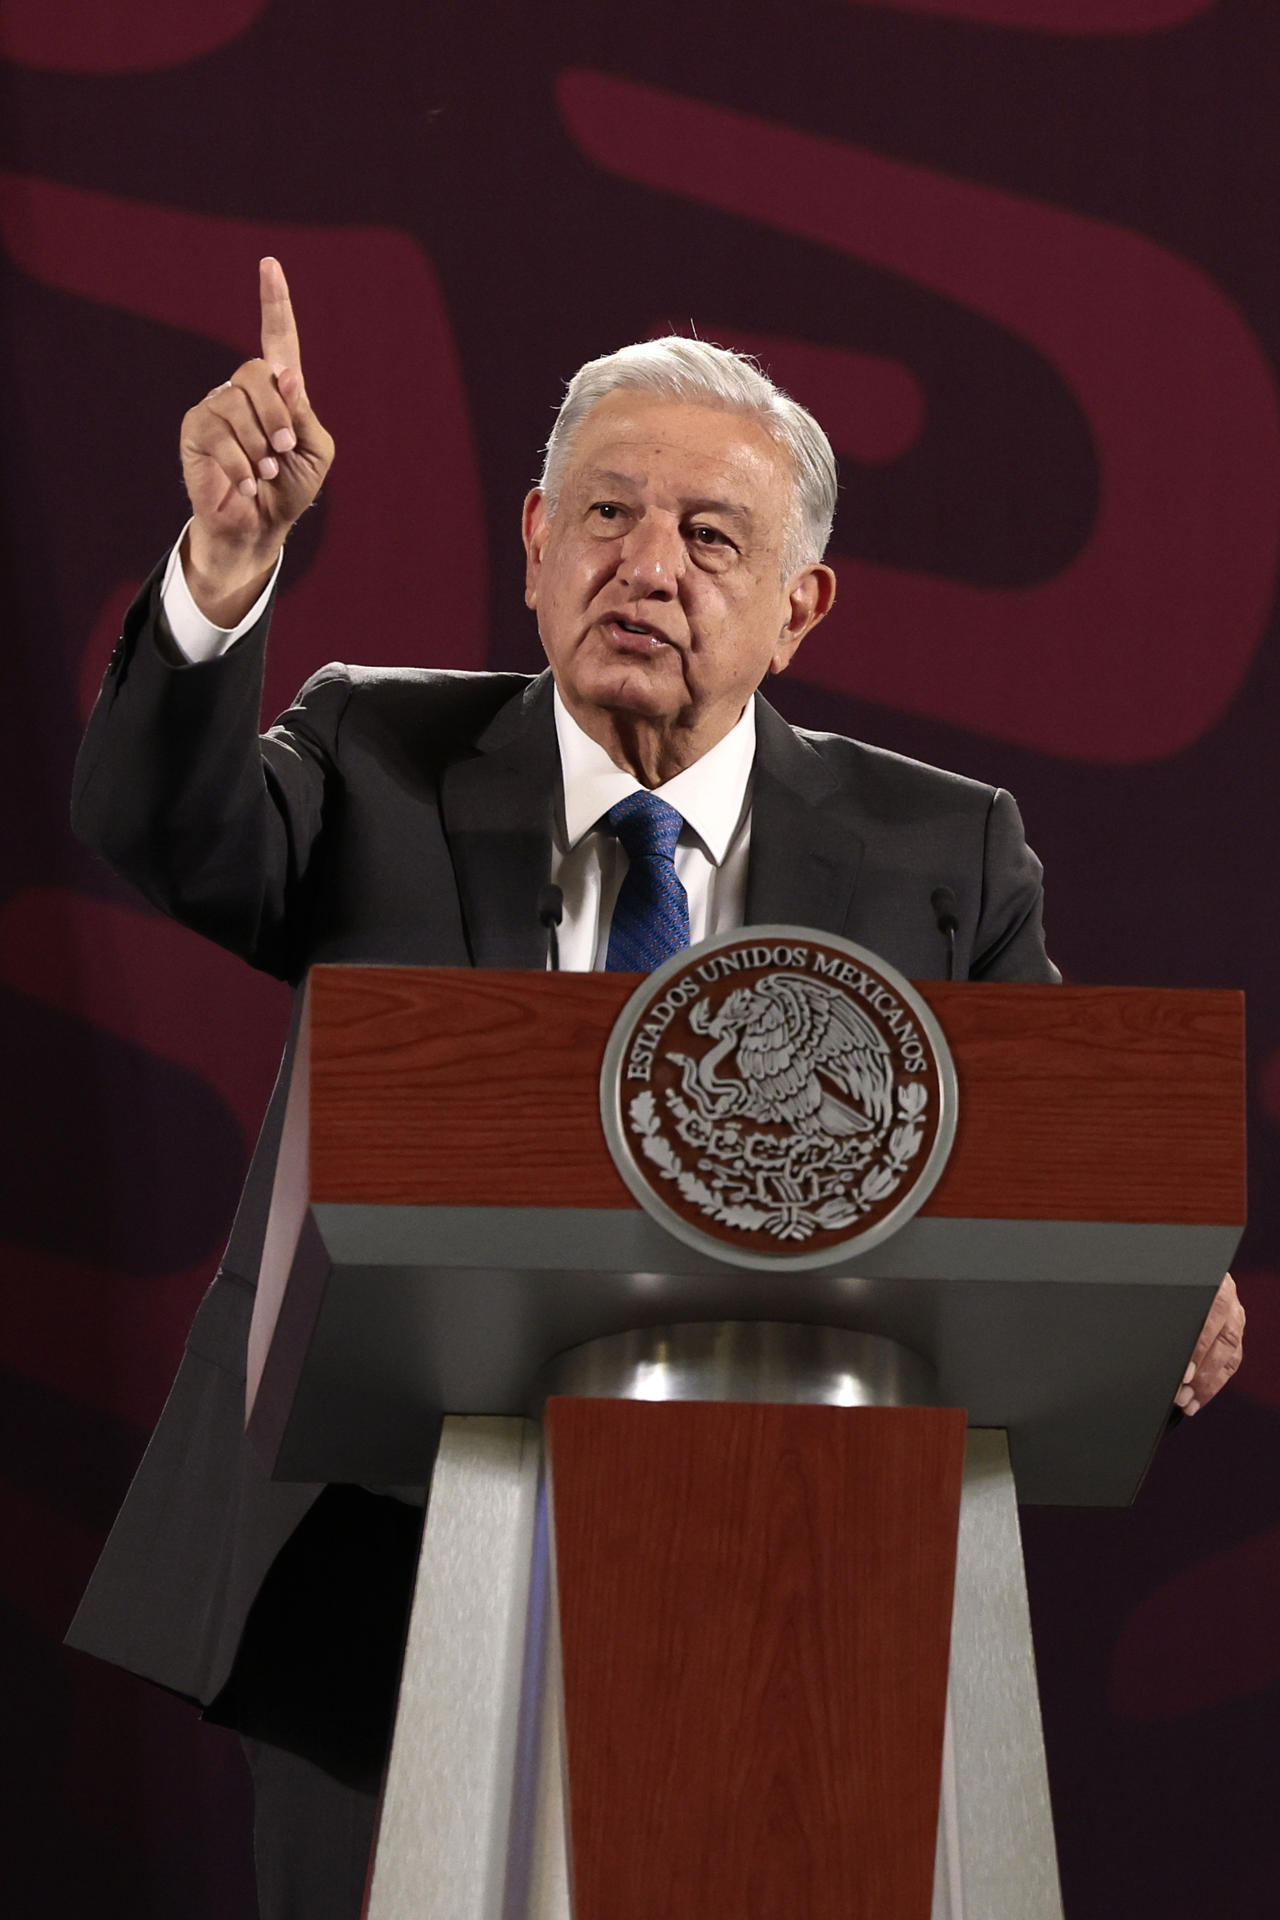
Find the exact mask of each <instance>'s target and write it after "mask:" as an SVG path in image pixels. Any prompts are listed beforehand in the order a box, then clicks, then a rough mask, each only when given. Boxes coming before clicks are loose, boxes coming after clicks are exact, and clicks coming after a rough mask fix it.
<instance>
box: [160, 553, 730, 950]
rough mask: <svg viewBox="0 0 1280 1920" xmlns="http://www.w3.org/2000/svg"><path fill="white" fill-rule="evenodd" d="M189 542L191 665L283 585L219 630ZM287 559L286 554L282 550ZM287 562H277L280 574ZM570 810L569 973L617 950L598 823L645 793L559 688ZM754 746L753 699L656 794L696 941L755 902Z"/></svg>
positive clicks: (176, 587)
mask: <svg viewBox="0 0 1280 1920" xmlns="http://www.w3.org/2000/svg"><path fill="white" fill-rule="evenodd" d="M181 547H182V541H181V540H179V541H178V543H177V545H176V546H175V547H174V549H173V552H172V553H171V554H170V555H169V561H168V565H167V566H166V568H165V573H164V579H163V581H162V583H161V589H160V594H161V602H160V603H161V607H162V609H163V612H164V617H165V620H166V622H167V623H168V627H169V632H170V634H171V636H172V638H173V641H174V644H175V645H176V646H177V648H178V650H179V652H180V653H183V654H185V656H186V658H187V659H188V660H189V661H191V662H192V664H193V665H195V664H199V663H200V662H202V661H205V660H215V659H217V657H218V655H219V654H221V653H225V652H226V650H227V648H228V647H230V646H232V645H233V644H234V642H235V641H237V640H238V639H239V638H240V636H241V635H242V634H244V633H247V632H248V631H249V628H250V627H251V626H253V624H254V622H255V621H256V620H258V619H259V617H260V616H261V614H262V613H263V611H264V609H265V607H266V604H267V601H268V599H269V598H270V594H271V589H272V587H274V585H275V581H276V573H273V574H272V576H271V579H270V581H269V582H268V584H267V586H266V587H265V588H264V589H263V592H262V593H261V595H260V596H259V598H258V599H257V601H256V602H255V603H254V605H253V606H252V607H251V608H250V610H249V612H248V613H247V614H246V615H245V617H244V619H243V620H242V621H241V622H240V624H239V625H238V626H236V627H215V626H214V625H213V623H212V621H210V620H206V619H205V616H204V615H203V614H202V613H201V611H200V609H199V607H198V606H197V605H196V603H195V601H194V600H193V599H192V597H191V593H190V590H189V588H188V586H187V581H186V575H185V574H184V572H183V569H182V565H181V562H180V558H179V555H180V551H181ZM281 557H282V558H283V556H281ZM279 568H280V561H279V560H277V561H276V572H278V571H279ZM555 723H556V740H557V743H558V745H559V749H560V768H561V772H562V774H563V784H564V806H563V811H561V810H560V809H557V817H556V819H555V820H554V822H553V826H552V847H551V878H552V879H553V880H554V881H555V883H556V885H557V886H558V887H559V888H560V890H561V892H562V893H563V895H564V917H563V919H562V921H561V923H560V965H561V966H562V967H563V968H564V970H565V971H566V972H578V973H589V972H591V971H592V970H593V969H594V968H602V967H603V966H604V964H605V959H606V956H607V954H608V951H609V923H610V921H611V919H612V917H613V903H614V901H615V900H616V899H617V897H618V889H619V887H620V886H621V885H622V881H623V878H624V876H625V874H626V871H627V856H626V854H625V853H624V852H623V850H622V844H621V842H620V841H619V840H618V838H617V836H616V835H615V834H613V833H611V832H610V831H609V829H608V828H607V827H605V828H603V829H601V828H600V827H599V826H598V825H597V822H598V821H599V820H600V819H601V817H602V815H604V814H606V813H607V812H608V811H609V808H610V807H613V806H616V805H617V803H618V801H619V800H625V799H626V798H627V795H628V794H631V793H638V792H639V791H640V790H641V787H640V782H639V781H638V780H637V779H636V777H635V775H634V774H631V773H627V772H626V771H625V770H624V769H623V768H622V767H619V766H617V765H616V764H615V762H614V761H613V760H611V759H610V758H609V755H608V754H607V753H606V752H605V750H604V748H603V747H602V746H599V745H598V744H597V743H596V741H594V740H593V739H592V738H591V737H590V735H589V734H586V733H584V732H583V731H582V728H581V727H580V726H579V725H578V723H577V721H576V720H575V719H574V718H573V716H572V715H571V714H570V712H569V710H568V708H567V707H566V706H565V704H564V702H563V700H561V698H560V691H559V688H557V689H556V694H555ZM755 752H756V715H755V705H754V702H752V701H748V702H747V706H746V710H745V712H744V713H743V715H742V718H741V719H740V720H739V721H738V724H737V725H736V726H735V727H734V728H733V729H732V730H731V731H730V732H729V733H727V734H726V735H725V737H724V739H723V740H720V741H718V742H717V743H716V745H715V746H714V747H712V748H711V750H710V752H709V753H704V754H703V756H702V758H701V760H695V761H694V763H693V765H692V766H691V767H686V768H685V770H684V772H683V773H678V774H676V776H675V778H674V779H672V780H668V781H667V782H666V784H665V785H664V786H661V787H655V788H654V789H653V791H654V792H655V793H656V794H657V796H658V798H659V799H660V800H665V801H666V802H667V804H668V806H672V807H674V808H675V809H676V812H677V813H679V814H680V815H681V817H682V818H683V820H684V823H685V824H684V826H683V828H682V829H681V833H680V839H679V841H678V843H677V845H676V855H675V867H676V876H677V878H678V879H679V881H680V883H681V885H682V886H683V888H684V890H685V893H686V894H687V895H688V898H689V940H690V944H692V943H693V942H695V941H698V940H705V939H706V938H707V937H708V936H709V935H710V934H713V933H722V932H724V931H725V930H726V929H728V928H731V927H740V926H741V925H742V920H743V914H744V912H745V910H746V902H747V855H748V852H749V850H750V845H751V767H752V762H753V761H754V759H755Z"/></svg>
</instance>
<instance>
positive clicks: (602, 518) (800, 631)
mask: <svg viewBox="0 0 1280 1920" xmlns="http://www.w3.org/2000/svg"><path fill="white" fill-rule="evenodd" d="M793 484H794V483H793V479H792V471H791V465H790V461H789V459H788V456H787V454H786V452H785V451H784V450H783V449H781V448H779V447H778V446H776V445H775V443H774V442H773V441H772V440H771V439H770V438H769V436H768V434H766V433H765V432H764V430H763V428H762V427H760V426H759V425H758V424H757V423H756V422H755V421H754V420H752V419H750V418H749V417H747V416H745V415H742V414H737V413H730V412H727V411H725V410H722V409H720V408H718V407H711V406H703V405H698V404H693V403H690V402H685V401H679V400H665V399H661V398H659V397H658V396H656V395H653V394H646V393H641V392H634V391H630V390H626V389H623V390H621V391H618V392H615V393H611V394H609V395H608V396H607V398H605V399H604V400H602V401H600V402H599V404H598V405H597V406H596V407H594V408H593V409H592V411H591V412H590V413H589V414H588V415H587V417H586V419H585V420H584V421H583V422H582V425H581V426H580V427H579V429H578V432H577V435H576V437H575V439H574V441H573V444H572V447H571V450H570V455H569V459H568V462H567V465H566V470H565V474H564V479H563V483H562V486H561V489H560V499H559V503H558V505H557V508H556V511H555V513H554V515H550V516H549V515H548V514H547V513H546V511H545V509H544V503H543V499H542V495H541V494H540V493H539V492H537V491H535V492H533V493H531V494H530V495H529V498H528V499H527V500H526V502H525V514H524V537H525V549H526V553H527V555H528V565H527V570H526V587H525V597H526V599H527V601H528V603H529V605H530V606H531V607H534V608H535V609H536V611H537V616H538V630H539V633H540V634H541V637H542V644H543V646H544V648H545V649H546V654H547V658H548V660H549V661H550V662H551V667H552V670H553V672H554V674H555V677H556V683H557V685H558V686H559V688H560V692H561V696H562V698H563V699H564V701H565V704H566V705H567V706H568V708H569V710H570V712H571V713H572V714H573V715H574V717H575V719H577V720H578V721H579V724H581V725H584V726H586V728H587V730H588V731H593V732H596V733H597V734H598V727H597V728H593V727H592V725H591V721H592V719H593V717H596V718H598V716H599V715H601V714H602V713H603V714H610V715H613V716H614V717H615V718H616V719H619V720H622V721H623V722H624V724H625V723H632V722H639V723H642V724H644V723H647V724H649V725H650V726H653V727H655V728H656V729H657V730H658V731H659V732H662V733H667V732H673V731H681V732H687V733H688V734H690V735H691V736H692V737H693V739H694V740H695V742H696V744H697V748H698V751H705V750H706V748H707V747H709V746H711V745H714V743H715V741H716V740H717V739H719V738H721V737H722V736H723V735H724V734H725V733H727V732H728V731H729V729H730V728H731V727H732V726H733V725H734V723H735V721H736V720H737V719H738V717H739V715H740V714H741V712H742V710H743V708H744V707H745V705H746V703H747V701H748V700H749V699H750V697H751V695H752V693H753V692H754V691H755V689H756V687H757V686H759V684H760V682H761V681H762V680H763V679H764V677H765V675H766V674H768V673H780V672H781V671H782V669H783V667H785V666H786V665H787V662H788V661H789V660H790V658H791V656H792V654H793V653H794V652H795V650H796V648H797V647H798V646H799V644H800V641H801V639H802V638H803V636H804V634H805V633H806V632H807V631H808V629H809V627H811V626H812V625H813V624H814V622H815V620H818V619H821V617H822V615H823V613H825V611H826V609H827V606H828V605H829V604H830V600H831V596H832V591H833V576H832V575H831V573H830V570H829V569H828V568H825V567H806V568H802V569H801V570H800V571H799V572H798V573H797V574H795V575H794V576H793V577H792V578H791V579H790V580H787V579H785V578H784V577H783V573H782V558H783V550H784V546H785V542H786V538H787V533H788V530H789V518H788V516H789V511H790V507H791V502H792V494H793Z"/></svg>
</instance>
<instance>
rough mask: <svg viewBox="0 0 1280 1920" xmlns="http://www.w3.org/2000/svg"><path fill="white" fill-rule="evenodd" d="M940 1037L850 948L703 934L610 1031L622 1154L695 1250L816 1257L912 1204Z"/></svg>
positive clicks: (930, 1121)
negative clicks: (714, 1244) (725, 1245)
mask: <svg viewBox="0 0 1280 1920" xmlns="http://www.w3.org/2000/svg"><path fill="white" fill-rule="evenodd" d="M780 934H786V935H788V936H790V937H789V938H788V939H786V940H785V941H784V940H780V939H779V938H778V936H779V935H780ZM764 935H768V940H767V943H766V942H765V941H764V939H763V938H762V936H764ZM849 955H857V956H858V961H857V963H855V962H853V961H852V960H850V959H849V958H848V957H847V956H849ZM701 956H706V957H701ZM935 1036H936V1038H937V1041H938V1043H939V1044H941V1045H942V1046H943V1047H945V1042H942V1041H941V1035H940V1033H938V1031H937V1028H936V1023H934V1022H933V1021H932V1016H931V1015H930V1014H929V1012H928V1009H927V1007H925V1006H924V1004H923V1002H921V1001H920V1000H919V998H918V996H917V995H916V994H915V992H914V989H912V988H911V987H910V986H909V985H908V983H907V982H906V981H901V980H900V979H899V977H898V976H897V975H896V974H893V973H892V972H891V971H890V970H888V969H886V968H885V966H884V963H883V962H880V961H875V960H874V958H873V956H871V955H869V954H866V953H865V952H863V951H862V950H861V949H858V948H855V947H852V946H851V945H849V944H848V943H846V942H836V941H832V940H831V939H830V937H829V936H816V935H808V934H803V933H802V932H801V931H800V930H798V929H795V928H755V929H747V930H746V931H745V932H744V933H742V934H740V935H736V936H734V937H733V939H732V940H731V941H729V942H726V941H724V940H720V941H708V942H704V943H703V945H702V946H700V947H696V948H694V949H692V950H691V951H690V952H689V953H687V954H683V955H680V956H679V957H678V958H677V959H676V960H673V961H670V962H668V963H667V965H666V966H665V967H663V968H661V969H660V970H659V972H658V973H656V974H654V975H651V976H650V979H649V981H648V982H646V985H645V987H644V988H642V989H640V990H639V992H638V993H637V994H636V996H635V999H634V1002H633V1004H632V1006H631V1007H629V1008H628V1009H627V1012H626V1013H625V1014H624V1016H623V1020H622V1021H621V1022H620V1023H619V1032H618V1035H617V1036H616V1037H615V1041H614V1042H611V1055H612V1056H613V1058H612V1065H611V1064H610V1063H609V1062H606V1072H605V1078H604V1081H602V1092H603V1093H604V1095H605V1102H606V1129H607V1130H610V1113H612V1114H613V1115H616V1118H615V1119H614V1120H613V1123H612V1130H611V1131H610V1140H611V1145H613V1147H614V1157H615V1159H616V1160H617V1162H618V1165H619V1168H620V1170H621V1171H622V1173H623V1176H624V1178H625V1179H626V1180H627V1182H628V1184H629V1185H630V1186H631V1187H632V1190H633V1192H635V1193H636V1194H637V1197H639V1198H640V1199H641V1201H642V1203H644V1204H645V1205H648V1204H649V1196H652V1197H653V1198H655V1199H659V1200H660V1201H661V1203H662V1204H663V1205H664V1206H665V1207H667V1208H668V1209H670V1210H671V1211H672V1212H673V1213H674V1215H675V1216H677V1219H678V1221H679V1222H680V1223H682V1224H681V1225H675V1226H673V1230H676V1231H682V1232H683V1237H685V1238H689V1239H693V1240H694V1243H695V1244H700V1241H699V1239H698V1235H700V1234H709V1235H710V1236H711V1237H712V1238H713V1239H715V1240H718V1241H722V1242H723V1241H727V1242H729V1243H731V1244H735V1245H737V1246H739V1247H741V1248H743V1250H744V1251H743V1255H742V1257H743V1258H746V1257H747V1255H746V1250H747V1249H750V1250H752V1251H753V1252H755V1253H758V1254H760V1255H761V1256H763V1257H764V1258H765V1263H766V1264H768V1263H769V1261H768V1256H769V1255H770V1254H773V1255H775V1256H791V1258H792V1261H793V1262H794V1260H795V1257H796V1256H806V1255H807V1256H809V1257H808V1258H804V1259H803V1264H809V1263H810V1259H811V1258H815V1257H816V1258H823V1257H826V1250H827V1249H832V1250H834V1251H838V1250H839V1248H840V1247H841V1246H843V1245H847V1244H849V1243H851V1242H853V1241H855V1240H857V1239H858V1238H859V1237H866V1236H867V1235H868V1233H869V1232H870V1231H872V1230H875V1229H876V1228H877V1226H878V1223H879V1222H881V1221H883V1220H884V1219H885V1217H886V1216H887V1215H888V1214H889V1213H891V1212H894V1213H896V1212H898V1211H900V1210H901V1207H902V1203H903V1201H904V1200H905V1198H906V1193H907V1190H908V1189H910V1188H911V1187H912V1185H913V1184H915V1183H916V1182H917V1179H918V1175H919V1174H920V1173H921V1172H923V1170H924V1167H925V1163H926V1162H928V1161H930V1160H931V1159H932V1158H933V1157H934V1156H933V1148H934V1145H935V1142H936V1141H937V1139H938V1136H939V1131H940V1127H941V1123H942V1121H943V1119H944V1114H943V1107H944V1104H945V1103H944V1101H943V1099H942V1087H941V1082H940V1078H939V1068H938V1063H937V1059H936V1052H935V1049H934V1045H933V1041H934V1037H935ZM947 1065H948V1066H949V1065H950V1062H949V1060H948V1061H947ZM611 1075H612V1079H610V1076H611ZM606 1083H609V1085H608V1086H606ZM610 1088H611V1090H610ZM945 1117H947V1118H949V1119H950V1121H951V1124H954V1089H953V1090H952V1112H951V1114H950V1115H949V1116H945ZM947 1135H948V1138H947V1140H944V1142H943V1149H944V1152H945V1146H946V1144H948V1141H949V1128H948V1129H947ZM934 1177H935V1178H936V1174H935V1175H934ZM929 1185H932V1180H930V1181H929ZM925 1190H926V1191H927V1188H926V1189H925ZM920 1197H921V1198H923V1197H924V1194H923V1192H922V1193H921V1196H920ZM915 1204H917V1205H918V1204H919V1202H918V1201H917V1202H916V1203H915ZM910 1211H914V1207H911V1208H910ZM667 1224H668V1225H673V1222H672V1220H671V1219H670V1218H668V1220H667ZM876 1237H881V1235H880V1233H878V1232H877V1236H876ZM815 1249H816V1250H817V1251H816V1252H814V1251H813V1250H815ZM751 1263H752V1262H751V1261H750V1260H748V1264H751Z"/></svg>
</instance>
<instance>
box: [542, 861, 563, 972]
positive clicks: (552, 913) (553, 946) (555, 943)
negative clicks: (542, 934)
mask: <svg viewBox="0 0 1280 1920" xmlns="http://www.w3.org/2000/svg"><path fill="white" fill-rule="evenodd" d="M563 918H564V894H563V893H562V892H561V890H560V888H559V887H558V886H557V885H556V883H555V881H554V880H548V881H547V883H546V885H545V886H543V887H540V888H539V890H538V919H539V920H540V921H541V923H542V925H543V926H544V927H545V928H546V930H547V957H548V958H549V960H550V962H551V971H552V973H559V971H560V935H559V934H558V933H557V931H556V929H557V928H558V927H559V925H560V922H561V920H562V919H563Z"/></svg>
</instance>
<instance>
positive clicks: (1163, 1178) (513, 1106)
mask: <svg viewBox="0 0 1280 1920" xmlns="http://www.w3.org/2000/svg"><path fill="white" fill-rule="evenodd" d="M637 983H638V976H635V975H631V974H617V973H559V974H545V973H541V974H540V973H490V972H479V971H477V972H471V971H460V970H454V969H450V968H430V969H428V968H412V967H316V968H314V969H313V970H312V973H311V976H310V983H309V1017H310V1028H311V1033H310V1038H311V1062H312V1078H311V1198H312V1199H313V1200H316V1201H346V1202H363V1203H372V1204H378V1205H412V1206H451V1207H484V1206H493V1205H495V1204H497V1205H502V1206H507V1207H616V1208H626V1209H630V1210H633V1211H634V1210H635V1208H636V1202H635V1200H634V1199H633V1198H632V1196H631V1194H630V1193H629V1192H628V1190H627V1188H626V1187H625V1186H624V1185H623V1183H622V1180H621V1178H620V1177H619V1175H618V1173H617V1170H616V1169H615V1167H614V1164H613V1161H612V1160H611V1159H610V1157H609V1150H608V1148H607V1146H606V1145H605V1141H604V1134H603V1131H602V1129H601V1125H600V1106H599V1081H600V1067H601V1062H602V1060H603V1058H604V1050H605V1045H606V1043H607V1041H608V1038H609V1033H610V1029H611V1028H612V1026H613V1023H614V1021H615V1020H616V1018H617V1016H618V1014H619V1013H620V1012H621V1011H622V1008H623V1006H624V1005H625V1003H626V1000H627V998H628V996H629V995H630V993H631V992H632V991H633V989H634V988H635V986H636V985H637ZM920 992H921V993H922V995H923V996H924V998H925V999H926V1000H927V1001H928V1003H929V1005H930V1006H931V1007H932V1008H933V1011H934V1012H935V1013H936V1015H937V1017H938V1019H939V1021H940V1022H941V1024H942V1027H943V1030H944V1032H945V1033H946V1035H947V1038H948V1041H949V1044H950V1046H951V1050H952V1053H953V1055H954V1057H955V1062H956V1071H957V1074H958V1077H959V1082H960V1102H959V1106H960V1119H959V1125H958V1127H957V1130H956V1139H955V1145H954V1147H953V1149H952V1153H951V1158H950V1161H949V1162H948V1165H947V1167H946V1169H945V1171H944V1172H943V1175H942V1178H941V1180H940V1181H939V1183H938V1186H937V1188H936V1189H935V1191H934V1192H933V1193H932V1194H931V1195H930V1197H929V1199H928V1200H927V1201H926V1203H925V1206H924V1208H923V1210H922V1211H923V1213H924V1214H926V1215H937V1216H941V1217H943V1218H951V1219H964V1218H968V1219H993V1218H1002V1219H1006V1220H1018V1219H1021V1220H1041V1219H1045V1220H1123V1221H1133V1222H1137V1223H1151V1222H1158V1223H1166V1224H1170V1225H1183V1224H1186V1225H1200V1224H1212V1223H1219V1222H1220V1223H1223V1224H1227V1225H1237V1226H1238V1225H1239V1224H1240V1222H1242V1221H1243V1219H1244V1217H1245V1196H1244V1183H1243V1173H1242V1169H1243V1166H1244V1069H1243V1043H1244V1036H1243V1003H1242V998H1241V996H1240V995H1239V994H1237V993H1225V992H1207V991H1194V992H1192V991H1186V990H1182V991H1168V990H1160V989H1156V988H1134V987H1036V986H1015V987H1002V986H987V985H980V984H971V983H967V982H966V983H961V984H958V985H954V986H944V985H940V984H937V983H929V984H927V985H923V986H922V987H921V988H920Z"/></svg>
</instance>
